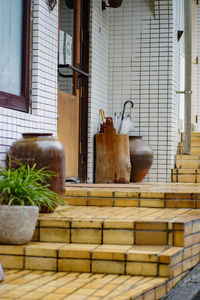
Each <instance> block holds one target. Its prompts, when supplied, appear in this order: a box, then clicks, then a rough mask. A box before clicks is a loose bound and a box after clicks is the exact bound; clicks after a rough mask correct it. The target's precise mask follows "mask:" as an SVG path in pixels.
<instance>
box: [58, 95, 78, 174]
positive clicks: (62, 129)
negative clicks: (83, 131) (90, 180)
mask: <svg viewBox="0 0 200 300" xmlns="http://www.w3.org/2000/svg"><path fill="white" fill-rule="evenodd" d="M58 115H59V117H58V139H59V141H60V142H61V143H62V145H63V147H64V150H65V169H66V170H65V172H66V178H70V177H78V156H79V98H78V97H77V96H73V95H70V94H67V93H65V92H62V91H58Z"/></svg>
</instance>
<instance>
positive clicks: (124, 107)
mask: <svg viewBox="0 0 200 300" xmlns="http://www.w3.org/2000/svg"><path fill="white" fill-rule="evenodd" d="M128 103H130V104H131V108H133V106H134V103H133V101H131V100H127V101H126V102H124V106H123V112H122V120H123V119H124V113H125V109H126V105H127V104H128Z"/></svg>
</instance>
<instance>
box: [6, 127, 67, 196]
mask: <svg viewBox="0 0 200 300" xmlns="http://www.w3.org/2000/svg"><path fill="white" fill-rule="evenodd" d="M22 136H23V138H22V139H20V140H17V141H16V142H14V143H13V145H12V146H11V148H10V151H9V153H10V155H11V157H16V158H17V159H18V160H20V161H21V162H22V163H28V164H29V165H30V166H33V165H34V164H36V167H37V168H38V169H40V168H43V167H46V168H47V169H48V170H50V171H53V172H55V173H56V174H57V176H53V177H51V178H50V180H49V182H48V183H49V184H50V189H51V190H52V191H54V192H55V193H57V194H59V195H62V194H63V193H64V191H65V154H64V149H63V146H62V144H61V143H60V142H59V141H57V140H56V139H55V138H54V137H52V134H51V133H24V134H22Z"/></svg>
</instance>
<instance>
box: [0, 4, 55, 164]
mask: <svg viewBox="0 0 200 300" xmlns="http://www.w3.org/2000/svg"><path fill="white" fill-rule="evenodd" d="M32 12H33V39H32V41H33V43H32V48H33V50H32V59H31V72H32V89H31V94H32V113H23V112H19V111H15V110H11V109H6V108H2V107H0V163H1V164H4V160H5V154H6V152H7V151H8V149H9V147H10V145H11V144H12V143H13V142H14V141H15V140H16V139H18V138H20V137H21V133H23V132H51V133H53V134H54V135H56V134H57V43H58V39H57V32H58V22H57V20H58V6H56V7H55V8H54V10H53V12H51V11H49V9H48V6H47V3H46V0H32Z"/></svg>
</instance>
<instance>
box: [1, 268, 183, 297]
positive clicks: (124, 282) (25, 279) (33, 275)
mask: <svg viewBox="0 0 200 300" xmlns="http://www.w3.org/2000/svg"><path fill="white" fill-rule="evenodd" d="M184 275H185V274H183V275H180V276H178V277H176V278H174V279H172V280H170V281H167V279H166V278H152V277H142V276H130V275H104V274H91V273H74V272H72V273H66V272H58V273H56V272H44V271H28V270H24V271H19V270H7V271H6V278H5V281H4V282H3V283H2V284H1V288H0V298H1V300H6V299H10V300H14V299H15V300H16V299H24V300H25V299H43V300H55V299H57V300H59V299H65V300H83V299H87V300H101V299H104V300H111V299H113V300H128V299H132V300H133V299H137V300H150V299H160V298H162V297H163V296H164V295H165V294H166V293H167V292H168V291H169V290H170V289H171V288H172V287H173V286H174V285H175V284H176V283H177V281H178V280H180V279H181V278H182V277H183V276H184Z"/></svg>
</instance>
